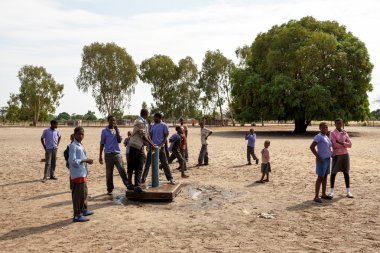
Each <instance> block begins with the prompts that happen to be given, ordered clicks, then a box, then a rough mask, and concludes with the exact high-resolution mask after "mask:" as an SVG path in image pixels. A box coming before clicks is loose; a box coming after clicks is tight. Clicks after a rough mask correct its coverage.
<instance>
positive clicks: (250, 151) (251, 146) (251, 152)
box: [245, 128, 259, 165]
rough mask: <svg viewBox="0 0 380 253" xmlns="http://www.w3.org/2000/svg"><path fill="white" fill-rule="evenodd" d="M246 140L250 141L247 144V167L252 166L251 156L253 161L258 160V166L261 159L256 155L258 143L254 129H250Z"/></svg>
mask: <svg viewBox="0 0 380 253" xmlns="http://www.w3.org/2000/svg"><path fill="white" fill-rule="evenodd" d="M245 139H246V140H247V141H248V143H247V165H251V164H252V163H251V156H252V158H253V160H256V164H259V159H258V158H257V157H256V155H255V142H256V134H255V132H254V130H253V128H251V129H249V132H248V133H247V134H246V135H245Z"/></svg>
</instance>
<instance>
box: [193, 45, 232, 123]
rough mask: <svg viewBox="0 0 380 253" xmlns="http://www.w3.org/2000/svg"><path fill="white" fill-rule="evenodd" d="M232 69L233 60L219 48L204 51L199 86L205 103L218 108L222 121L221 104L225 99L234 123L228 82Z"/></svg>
mask: <svg viewBox="0 0 380 253" xmlns="http://www.w3.org/2000/svg"><path fill="white" fill-rule="evenodd" d="M233 69H234V64H233V62H232V61H231V60H229V59H227V58H226V57H225V56H224V55H223V54H222V53H221V52H220V51H219V50H216V51H207V52H206V55H205V57H204V59H203V63H202V70H201V73H200V79H199V87H200V89H201V90H202V91H203V93H204V102H205V104H206V105H211V106H213V107H217V108H219V113H220V116H221V119H222V122H224V121H223V120H224V117H223V105H224V104H225V102H226V101H227V104H228V107H229V109H230V112H231V115H232V121H233V123H234V120H233V115H234V113H233V108H232V100H231V83H230V74H231V72H232V70H233Z"/></svg>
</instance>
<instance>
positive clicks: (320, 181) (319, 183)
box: [314, 176, 323, 200]
mask: <svg viewBox="0 0 380 253" xmlns="http://www.w3.org/2000/svg"><path fill="white" fill-rule="evenodd" d="M322 181H323V177H320V176H318V177H317V180H316V181H315V197H314V200H316V199H319V190H320V189H321V183H322Z"/></svg>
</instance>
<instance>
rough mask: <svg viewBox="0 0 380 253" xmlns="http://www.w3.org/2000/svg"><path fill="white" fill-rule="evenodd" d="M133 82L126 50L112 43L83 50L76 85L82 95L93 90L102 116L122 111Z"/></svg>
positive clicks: (132, 65)
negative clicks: (82, 92)
mask: <svg viewBox="0 0 380 253" xmlns="http://www.w3.org/2000/svg"><path fill="white" fill-rule="evenodd" d="M136 83H137V68H136V65H135V63H134V61H133V59H132V57H131V56H130V55H129V54H128V53H127V51H126V50H125V48H122V47H119V46H118V45H116V44H115V43H106V44H103V43H99V42H95V43H92V44H91V45H88V46H85V47H84V48H83V53H82V67H81V69H80V74H79V76H78V78H77V86H78V88H79V89H80V90H82V91H84V92H88V90H92V96H93V97H94V98H95V102H96V105H97V107H98V109H99V112H100V113H102V114H103V115H110V114H114V113H115V112H118V111H124V107H125V105H126V104H127V103H128V101H129V100H130V97H131V94H132V93H134V90H135V85H136Z"/></svg>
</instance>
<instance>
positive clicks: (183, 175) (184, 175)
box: [181, 173, 189, 178]
mask: <svg viewBox="0 0 380 253" xmlns="http://www.w3.org/2000/svg"><path fill="white" fill-rule="evenodd" d="M181 177H182V178H188V177H189V176H188V175H186V174H185V173H183V174H182V175H181Z"/></svg>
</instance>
